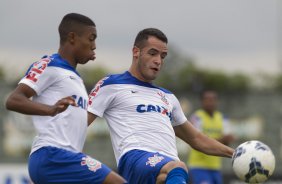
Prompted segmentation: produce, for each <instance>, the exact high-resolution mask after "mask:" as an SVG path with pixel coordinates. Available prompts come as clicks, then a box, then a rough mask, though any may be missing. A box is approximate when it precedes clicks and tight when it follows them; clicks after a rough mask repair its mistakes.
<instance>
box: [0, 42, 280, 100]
mask: <svg viewBox="0 0 282 184" xmlns="http://www.w3.org/2000/svg"><path fill="white" fill-rule="evenodd" d="M169 49H170V50H169V54H168V56H167V58H166V59H165V64H164V66H163V69H162V71H161V72H160V74H159V77H158V78H157V80H156V81H155V84H156V85H158V86H161V87H163V88H166V89H168V90H170V91H172V92H173V93H175V94H177V95H183V94H185V93H187V92H190V93H198V92H200V91H202V90H203V89H205V88H208V89H214V90H217V91H218V92H220V93H232V94H233V93H234V94H243V93H246V92H250V90H260V91H277V92H282V74H279V75H273V76H269V75H267V76H265V75H262V76H260V77H261V78H262V82H261V84H260V87H259V89H257V87H256V86H255V85H254V81H253V78H251V77H250V75H247V74H243V73H232V74H230V73H226V72H224V71H221V70H218V71H217V70H211V69H207V68H204V67H199V66H197V65H196V64H195V63H196V62H195V60H194V59H193V58H192V57H189V56H188V57H187V56H184V55H182V54H181V53H179V51H178V50H177V49H176V48H175V47H172V48H169ZM211 64H212V63H211ZM128 68H129V66H128ZM78 70H79V73H80V74H81V77H82V78H83V79H84V82H85V85H86V88H87V89H88V91H89V90H90V89H92V88H93V86H94V85H95V84H96V83H97V82H98V81H99V80H100V79H102V78H103V77H105V76H106V75H108V74H111V73H112V72H111V71H110V70H109V69H107V68H104V67H102V66H96V67H82V68H79V69H78ZM0 80H2V81H3V80H5V72H4V69H3V68H2V67H1V66H0ZM18 81H19V79H15V80H14V81H12V82H9V83H10V84H11V85H13V86H14V85H17V83H18Z"/></svg>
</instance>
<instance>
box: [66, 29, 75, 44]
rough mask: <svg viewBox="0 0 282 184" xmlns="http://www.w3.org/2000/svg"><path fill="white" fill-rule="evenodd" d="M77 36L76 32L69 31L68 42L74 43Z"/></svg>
mask: <svg viewBox="0 0 282 184" xmlns="http://www.w3.org/2000/svg"><path fill="white" fill-rule="evenodd" d="M75 36H76V34H75V33H74V32H69V33H68V37H67V40H68V42H70V43H71V44H74V40H75Z"/></svg>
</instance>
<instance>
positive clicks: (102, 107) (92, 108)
mask: <svg viewBox="0 0 282 184" xmlns="http://www.w3.org/2000/svg"><path fill="white" fill-rule="evenodd" d="M105 79H106V78H104V79H102V80H100V81H99V82H98V83H97V84H96V85H95V87H94V88H93V89H92V90H91V92H90V94H89V100H88V108H87V110H88V112H90V113H92V114H95V115H97V116H99V117H103V115H104V112H105V111H106V109H107V108H108V107H109V105H110V104H111V102H112V100H113V98H114V90H113V89H112V88H111V85H107V86H103V83H104V80H105Z"/></svg>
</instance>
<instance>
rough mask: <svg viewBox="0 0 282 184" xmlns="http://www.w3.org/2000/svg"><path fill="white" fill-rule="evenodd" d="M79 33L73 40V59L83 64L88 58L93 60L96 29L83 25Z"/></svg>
mask: <svg viewBox="0 0 282 184" xmlns="http://www.w3.org/2000/svg"><path fill="white" fill-rule="evenodd" d="M82 29H83V30H82V32H81V34H79V35H77V36H76V40H75V51H74V52H75V53H74V56H75V60H76V62H77V63H79V64H85V63H87V62H88V61H89V60H94V59H95V58H96V57H95V52H94V50H95V49H96V43H95V40H96V37H97V31H96V28H95V27H94V26H84V27H82Z"/></svg>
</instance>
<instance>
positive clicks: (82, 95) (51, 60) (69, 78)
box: [19, 54, 88, 153]
mask: <svg viewBox="0 0 282 184" xmlns="http://www.w3.org/2000/svg"><path fill="white" fill-rule="evenodd" d="M19 83H23V84H26V85H28V86H29V87H31V88H32V89H33V90H34V91H35V92H36V95H35V96H33V99H32V100H33V101H35V102H38V103H42V104H47V105H54V104H55V103H56V102H57V101H58V100H60V99H62V98H64V97H67V96H73V97H74V99H75V101H76V103H77V105H78V107H74V106H69V107H68V108H67V109H66V111H64V112H62V113H59V114H57V115H56V116H54V117H51V116H35V115H34V116H32V119H33V124H34V126H35V129H36V131H37V133H38V134H37V136H36V137H35V139H34V141H33V145H32V150H31V153H32V152H34V151H36V150H38V149H39V148H41V147H43V146H54V147H57V148H63V149H66V150H70V151H74V152H81V150H82V148H83V145H84V142H85V138H86V129H87V110H86V109H87V99H88V95H87V92H86V89H85V86H84V83H83V81H82V79H81V78H80V76H79V74H78V73H77V72H76V70H75V68H73V67H72V66H71V65H69V64H68V62H67V61H65V60H63V59H62V58H61V57H60V56H59V55H58V54H54V55H52V56H51V57H45V58H43V59H41V60H40V61H38V62H35V63H34V64H33V65H32V66H31V67H30V68H29V70H28V72H27V74H26V76H25V77H24V78H23V79H22V80H21V81H20V82H19Z"/></svg>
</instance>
